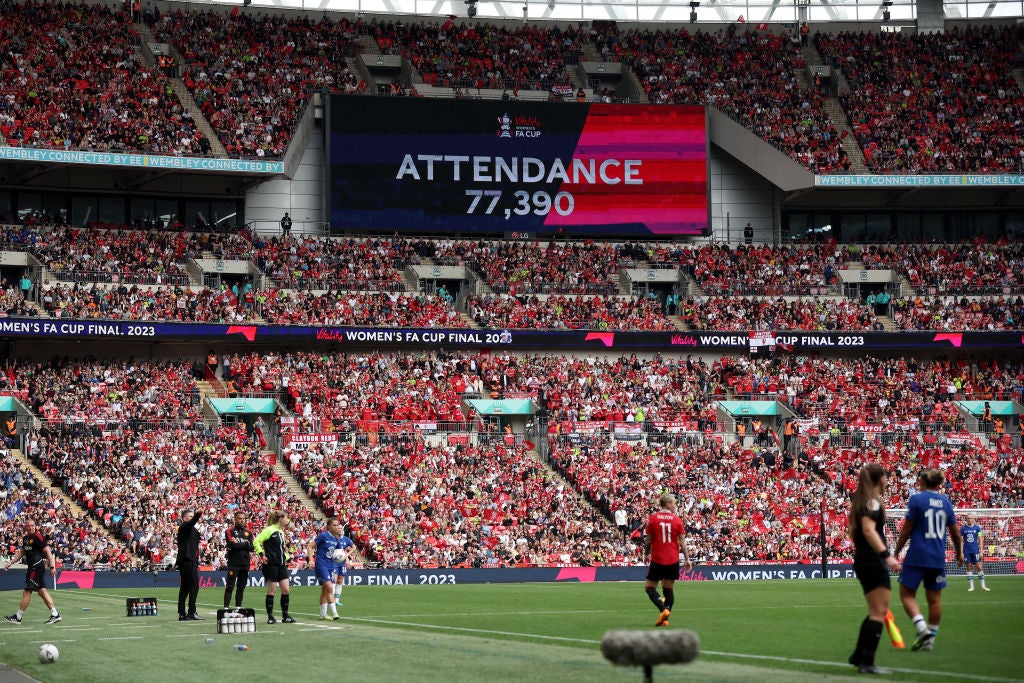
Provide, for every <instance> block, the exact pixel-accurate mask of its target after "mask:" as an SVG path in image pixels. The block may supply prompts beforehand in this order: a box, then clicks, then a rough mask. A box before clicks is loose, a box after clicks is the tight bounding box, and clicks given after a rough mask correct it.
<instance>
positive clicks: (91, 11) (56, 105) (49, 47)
mask: <svg viewBox="0 0 1024 683" xmlns="http://www.w3.org/2000/svg"><path fill="white" fill-rule="evenodd" d="M98 36H102V39H101V40H97V37H98ZM138 41H139V38H138V36H137V35H135V34H134V33H133V31H132V29H131V22H130V19H129V17H128V16H127V14H126V13H125V12H124V11H119V12H118V11H112V10H111V9H110V8H109V7H106V6H102V5H78V6H73V5H70V4H64V3H56V4H53V3H38V2H35V3H24V4H21V3H19V4H9V5H8V6H7V7H6V9H5V10H4V12H3V13H2V14H0V44H2V45H4V46H6V48H5V50H4V52H3V54H2V55H0V73H3V78H2V79H0V80H2V83H3V85H2V86H0V93H2V97H0V144H2V145H7V146H14V147H33V148H41V149H57V150H88V151H94V152H137V153H143V154H164V155H195V154H198V153H199V151H200V142H201V139H202V135H201V134H200V133H199V131H198V130H197V129H196V126H195V124H194V122H193V121H192V118H191V115H190V114H189V113H188V112H187V111H185V109H184V107H183V106H182V104H181V102H180V101H179V100H178V98H177V96H176V95H175V94H174V90H173V89H172V87H171V86H170V84H169V82H168V80H167V78H166V77H164V75H162V74H161V73H160V72H159V71H157V70H154V69H149V68H146V66H145V65H144V64H141V63H139V62H138V61H137V58H136V55H135V45H136V43H138Z"/></svg>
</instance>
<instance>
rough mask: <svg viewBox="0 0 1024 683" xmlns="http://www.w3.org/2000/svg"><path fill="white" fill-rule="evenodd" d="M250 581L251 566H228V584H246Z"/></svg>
mask: <svg viewBox="0 0 1024 683" xmlns="http://www.w3.org/2000/svg"><path fill="white" fill-rule="evenodd" d="M248 580H249V565H247V564H246V565H241V564H240V565H237V566H233V565H230V564H229V565H228V583H234V582H235V581H238V582H240V583H242V584H243V585H244V584H245V582H246V581H248Z"/></svg>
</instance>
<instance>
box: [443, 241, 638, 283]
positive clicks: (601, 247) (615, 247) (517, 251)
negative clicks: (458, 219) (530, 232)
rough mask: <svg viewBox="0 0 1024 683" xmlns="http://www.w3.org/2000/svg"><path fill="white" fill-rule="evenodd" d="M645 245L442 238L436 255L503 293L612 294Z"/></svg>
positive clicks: (448, 264)
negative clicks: (541, 243) (466, 270)
mask: <svg viewBox="0 0 1024 683" xmlns="http://www.w3.org/2000/svg"><path fill="white" fill-rule="evenodd" d="M642 255H643V250H642V249H641V248H640V247H638V246H636V245H632V244H607V243H604V244H602V243H595V242H593V241H587V242H584V243H576V242H566V243H555V242H552V243H550V244H548V245H546V246H545V245H540V244H536V243H532V242H517V241H506V242H485V241H466V240H443V241H440V242H437V243H435V245H434V251H433V254H432V257H433V259H434V261H435V262H436V263H438V264H440V265H447V266H456V265H461V266H466V267H468V268H471V269H472V270H473V271H475V272H476V273H477V275H479V276H480V277H481V278H482V279H483V280H484V282H486V283H487V285H488V286H489V287H490V288H491V290H492V291H494V292H497V293H499V294H511V295H513V296H514V295H518V294H613V293H616V292H617V291H618V286H617V285H616V283H615V280H616V279H618V274H619V272H620V271H621V269H622V268H632V267H634V266H635V264H636V258H637V257H642Z"/></svg>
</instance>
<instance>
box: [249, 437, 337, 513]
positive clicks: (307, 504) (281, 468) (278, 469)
mask: <svg viewBox="0 0 1024 683" xmlns="http://www.w3.org/2000/svg"><path fill="white" fill-rule="evenodd" d="M260 455H261V456H263V457H264V458H269V457H270V456H273V457H274V472H275V473H276V474H277V476H279V477H281V481H283V482H284V484H285V486H287V487H288V493H290V494H291V495H293V496H295V499H296V500H298V501H299V502H300V503H302V507H304V508H305V509H306V511H307V512H309V513H310V514H311V515H313V517H315V518H317V519H322V518H323V517H324V511H323V510H321V509H320V506H319V505H317V504H316V503H315V502H313V499H312V498H310V497H309V496H308V495H307V494H306V490H305V489H304V488H302V484H300V483H299V480H298V479H296V478H295V475H293V474H292V473H291V472H290V471H289V470H288V466H287V465H286V464H284V463H283V462H282V461H281V458H280V456H279V455H278V454H277V452H276V451H274V450H273V449H271V448H264V449H263V450H262V451H260Z"/></svg>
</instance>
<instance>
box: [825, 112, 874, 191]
mask: <svg viewBox="0 0 1024 683" xmlns="http://www.w3.org/2000/svg"><path fill="white" fill-rule="evenodd" d="M825 110H826V111H827V112H828V115H829V118H831V119H832V125H834V126H835V127H836V130H837V131H839V136H840V137H841V138H842V141H843V151H845V152H846V156H847V157H849V159H850V170H851V171H852V172H853V173H856V174H858V175H867V174H869V173H871V171H869V170H868V165H867V162H866V161H865V159H864V152H863V151H861V148H860V145H858V144H857V136H855V135H854V134H853V129H852V128H850V120H849V119H847V118H846V112H844V111H843V107H842V105H841V104H839V100H838V99H836V98H834V97H830V98H829V99H827V100H825Z"/></svg>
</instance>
